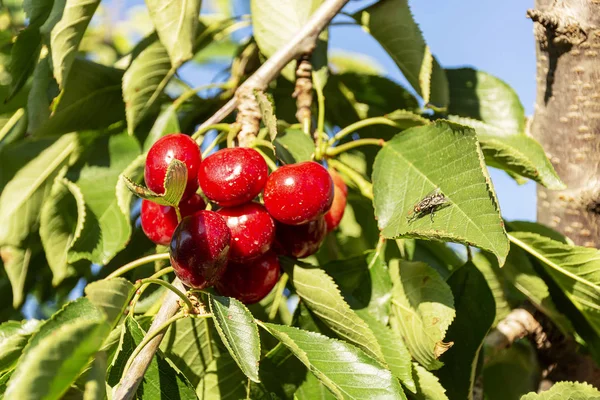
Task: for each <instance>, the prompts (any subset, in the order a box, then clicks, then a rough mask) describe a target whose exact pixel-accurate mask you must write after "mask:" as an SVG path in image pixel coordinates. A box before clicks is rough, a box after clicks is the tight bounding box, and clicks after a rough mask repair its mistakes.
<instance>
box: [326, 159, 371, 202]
mask: <svg viewBox="0 0 600 400" xmlns="http://www.w3.org/2000/svg"><path fill="white" fill-rule="evenodd" d="M327 163H328V164H329V165H331V166H332V167H333V168H335V169H337V170H338V171H340V172H341V173H343V174H345V175H347V176H348V178H350V180H351V181H352V182H354V184H355V185H356V187H358V190H360V193H361V194H362V195H363V196H365V197H366V198H367V199H370V200H373V184H372V183H371V182H369V181H368V180H366V179H365V178H364V177H363V176H362V175H361V174H360V173H358V172H357V171H355V170H354V169H353V168H352V167H350V166H348V165H346V164H345V163H343V162H341V161H339V160H334V159H331V160H327Z"/></svg>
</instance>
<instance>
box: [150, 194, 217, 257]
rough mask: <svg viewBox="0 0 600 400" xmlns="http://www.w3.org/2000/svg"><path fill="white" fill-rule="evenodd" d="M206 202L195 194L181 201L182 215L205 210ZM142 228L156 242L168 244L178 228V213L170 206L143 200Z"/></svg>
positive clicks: (185, 215)
mask: <svg viewBox="0 0 600 400" xmlns="http://www.w3.org/2000/svg"><path fill="white" fill-rule="evenodd" d="M205 207H206V204H205V203H204V200H202V197H200V196H199V195H197V194H195V195H193V196H192V197H190V198H189V199H186V200H183V201H182V202H180V203H179V211H180V212H181V217H187V216H188V215H192V214H193V213H195V212H196V211H200V210H204V208H205ZM141 220H142V230H143V231H144V233H145V234H146V236H147V237H148V239H150V240H152V241H153V242H154V243H156V244H162V245H163V246H168V245H169V242H170V241H171V236H173V232H174V231H175V228H177V223H178V222H177V214H176V213H175V209H174V208H173V207H169V206H161V205H160V204H156V203H154V202H152V201H150V200H142V212H141Z"/></svg>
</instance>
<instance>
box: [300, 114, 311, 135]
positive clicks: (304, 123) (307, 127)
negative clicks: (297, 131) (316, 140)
mask: <svg viewBox="0 0 600 400" xmlns="http://www.w3.org/2000/svg"><path fill="white" fill-rule="evenodd" d="M302 130H303V131H304V133H306V134H307V135H310V118H304V120H302Z"/></svg>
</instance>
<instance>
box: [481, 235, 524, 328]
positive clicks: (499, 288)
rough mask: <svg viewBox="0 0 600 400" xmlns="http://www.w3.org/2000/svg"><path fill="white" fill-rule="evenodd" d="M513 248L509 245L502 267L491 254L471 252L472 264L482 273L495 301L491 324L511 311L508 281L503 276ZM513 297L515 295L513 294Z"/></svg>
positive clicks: (495, 323)
mask: <svg viewBox="0 0 600 400" xmlns="http://www.w3.org/2000/svg"><path fill="white" fill-rule="evenodd" d="M513 250H514V248H513V246H511V249H510V252H509V253H508V257H507V258H506V263H505V264H504V267H503V268H502V269H501V268H500V266H499V265H498V261H497V260H496V257H494V256H493V255H491V254H489V253H483V252H477V253H474V254H473V260H472V261H473V264H475V266H476V267H477V269H478V270H479V272H481V273H482V274H483V277H484V278H485V280H486V282H487V285H488V286H489V288H490V290H491V292H492V295H493V296H494V302H495V303H496V307H495V315H496V316H495V319H494V323H493V325H492V326H496V325H497V324H498V322H500V321H502V320H503V319H504V318H505V317H506V316H507V315H508V314H509V313H510V312H511V305H510V304H509V296H510V295H511V293H509V289H510V286H509V285H510V283H508V282H506V281H507V279H506V278H505V276H504V275H505V274H504V273H505V272H506V271H507V268H509V267H508V265H509V264H510V263H511V259H512V257H513V256H512V255H513ZM513 291H514V289H513ZM513 297H515V296H514V295H513Z"/></svg>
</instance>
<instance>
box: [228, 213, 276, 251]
mask: <svg viewBox="0 0 600 400" xmlns="http://www.w3.org/2000/svg"><path fill="white" fill-rule="evenodd" d="M217 213H218V214H220V215H221V216H222V217H223V218H225V222H227V226H228V227H229V230H230V231H231V245H230V248H229V259H230V260H232V261H237V262H243V261H247V260H251V259H253V258H256V257H258V256H260V255H262V254H264V253H266V252H267V251H269V249H270V248H271V245H272V244H273V240H274V239H275V222H273V218H271V216H270V215H269V213H268V212H267V210H266V208H264V207H263V206H262V205H261V204H258V203H246V204H242V205H241V206H237V207H227V208H221V209H220V210H218V211H217Z"/></svg>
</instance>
